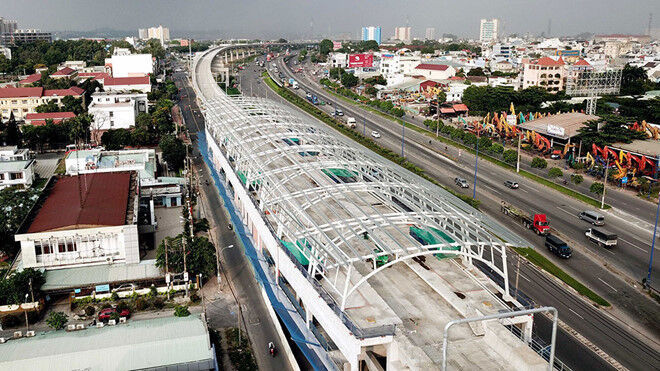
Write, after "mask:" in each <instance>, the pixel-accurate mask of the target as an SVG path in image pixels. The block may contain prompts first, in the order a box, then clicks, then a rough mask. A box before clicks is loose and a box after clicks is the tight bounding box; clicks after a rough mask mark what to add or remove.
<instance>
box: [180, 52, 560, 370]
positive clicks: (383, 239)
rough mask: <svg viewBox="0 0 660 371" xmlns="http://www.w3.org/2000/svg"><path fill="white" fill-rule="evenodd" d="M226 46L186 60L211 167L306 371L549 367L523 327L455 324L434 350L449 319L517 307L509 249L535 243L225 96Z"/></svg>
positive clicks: (518, 323)
mask: <svg viewBox="0 0 660 371" xmlns="http://www.w3.org/2000/svg"><path fill="white" fill-rule="evenodd" d="M228 48H230V47H219V48H214V49H210V50H209V51H207V52H206V53H204V54H202V55H200V56H198V57H197V58H196V59H195V60H194V66H193V71H194V75H193V77H192V80H193V85H194V88H195V90H196V93H197V97H198V99H199V102H200V105H201V108H202V111H203V114H204V117H205V122H206V129H205V137H206V144H207V148H206V150H207V157H208V162H209V163H211V164H212V166H213V169H212V170H213V171H215V172H216V173H217V174H218V176H219V178H220V179H222V184H223V186H224V187H225V189H226V191H227V194H228V195H229V196H230V197H231V199H232V202H233V205H234V206H235V209H236V212H237V213H238V214H240V218H241V222H242V223H243V227H244V228H245V231H246V234H247V235H248V236H249V239H250V242H251V244H252V245H253V246H254V250H255V252H256V255H257V256H258V258H259V259H258V260H259V262H261V263H260V264H263V266H264V267H265V268H264V271H265V272H266V276H267V277H266V278H265V279H263V280H262V281H263V282H261V283H262V284H263V285H264V287H265V290H266V291H268V292H269V293H270V295H269V296H268V297H269V300H270V301H271V303H270V304H271V305H272V306H273V308H274V309H275V311H276V312H277V313H280V314H284V316H282V315H281V316H280V317H281V319H282V322H283V323H284V324H285V325H286V326H287V328H288V330H289V332H290V333H291V334H292V338H293V340H294V341H295V342H296V344H297V345H298V346H299V347H300V348H301V350H302V352H303V354H305V356H306V357H307V358H308V360H309V361H310V363H311V364H312V365H313V366H314V368H316V369H346V370H359V369H365V367H366V368H368V369H373V370H376V369H383V368H385V369H392V370H401V369H411V370H428V369H440V368H441V367H442V364H443V361H446V364H447V367H448V368H449V369H456V370H476V369H484V370H509V369H518V370H523V369H525V370H532V369H534V370H536V369H539V370H540V369H547V368H548V362H547V361H546V359H547V358H546V359H544V357H542V356H540V355H539V354H537V353H536V352H535V351H534V350H533V349H532V348H531V347H530V346H529V341H530V340H531V337H532V323H533V316H532V315H519V316H515V315H514V316H511V318H507V319H504V320H490V321H477V322H471V323H469V324H468V325H457V326H454V327H452V330H451V332H450V333H449V335H448V346H447V352H446V359H443V358H444V357H443V352H442V348H443V328H444V327H445V325H447V324H448V323H449V322H450V321H452V320H457V319H465V318H474V317H481V316H487V315H492V314H498V313H503V312H511V311H512V310H513V309H515V308H518V307H520V306H521V305H520V303H518V301H516V299H515V298H513V297H512V296H511V292H510V291H511V288H510V287H509V285H508V282H509V280H508V272H507V264H506V259H507V257H506V252H507V251H506V248H507V246H531V245H530V244H529V243H528V242H527V241H525V240H524V239H522V238H520V237H519V236H517V235H516V234H514V233H512V232H511V231H509V230H508V229H506V228H505V227H503V226H502V225H500V224H499V223H497V222H496V221H494V220H491V219H490V218H488V217H487V216H485V215H484V214H482V213H480V212H479V211H477V210H475V209H473V208H472V207H471V206H469V205H468V204H466V203H464V202H463V201H461V200H460V199H458V198H457V197H455V196H453V195H452V194H451V193H449V192H448V191H446V190H445V189H443V188H441V187H438V186H436V185H434V184H433V183H431V182H429V181H427V180H425V179H423V178H421V177H419V176H417V175H414V174H412V173H410V172H409V171H407V170H405V169H403V168H402V167H400V166H398V165H397V164H394V163H392V162H390V161H388V160H386V159H383V158H382V157H380V156H377V155H375V154H374V153H372V152H370V151H369V150H367V149H366V148H364V147H361V146H359V145H358V144H356V143H354V142H352V141H350V140H349V139H348V138H345V137H343V136H342V135H340V134H339V133H337V132H334V130H333V129H331V128H329V127H326V126H323V125H322V124H321V123H319V122H317V121H315V120H313V119H312V118H310V117H308V116H303V115H302V114H300V113H298V112H297V111H296V110H294V109H292V108H290V107H289V106H286V105H283V104H280V103H276V102H274V101H271V100H266V99H261V98H253V97H246V96H243V95H238V96H228V95H226V94H225V93H224V91H223V90H222V89H221V88H220V87H219V86H218V84H217V83H216V80H215V78H214V75H213V70H214V69H217V67H218V65H223V64H224V60H226V58H223V52H224V53H226V50H228ZM222 68H224V66H223V67H222ZM476 262H479V264H480V265H481V266H482V267H487V269H488V270H489V271H492V272H494V273H495V275H496V276H498V277H499V282H501V284H497V283H495V282H494V281H493V280H492V279H491V278H489V277H488V276H486V275H485V274H484V273H483V272H482V270H481V269H479V268H478V267H477V266H476V265H475V264H474V263H476ZM253 264H254V263H253ZM287 308H290V309H287ZM512 308H513V309H512ZM282 311H285V312H282ZM284 317H286V318H284ZM293 334H301V335H300V336H302V337H303V338H294V336H293ZM546 357H547V354H546ZM379 367H380V368H379Z"/></svg>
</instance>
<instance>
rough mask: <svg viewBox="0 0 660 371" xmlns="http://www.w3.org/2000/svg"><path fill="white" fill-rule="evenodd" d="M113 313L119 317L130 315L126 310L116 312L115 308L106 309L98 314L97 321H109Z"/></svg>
mask: <svg viewBox="0 0 660 371" xmlns="http://www.w3.org/2000/svg"><path fill="white" fill-rule="evenodd" d="M114 313H117V314H118V315H119V317H129V316H130V315H131V312H130V311H129V310H128V309H123V310H121V311H118V310H117V308H106V309H103V310H102V311H100V312H99V321H102V322H106V321H109V320H110V317H112V315H113V314H114Z"/></svg>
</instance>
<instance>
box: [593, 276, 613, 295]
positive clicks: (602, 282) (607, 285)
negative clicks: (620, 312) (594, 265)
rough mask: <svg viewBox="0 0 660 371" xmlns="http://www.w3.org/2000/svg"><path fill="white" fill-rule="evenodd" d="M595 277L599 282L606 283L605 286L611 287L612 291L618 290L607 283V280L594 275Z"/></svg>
mask: <svg viewBox="0 0 660 371" xmlns="http://www.w3.org/2000/svg"><path fill="white" fill-rule="evenodd" d="M596 278H598V280H599V281H600V282H602V283H604V284H605V285H607V287H609V288H611V289H612V290H614V292H618V291H617V289H615V288H614V287H612V285H610V284H609V283H607V282H605V281H603V280H601V279H600V277H596Z"/></svg>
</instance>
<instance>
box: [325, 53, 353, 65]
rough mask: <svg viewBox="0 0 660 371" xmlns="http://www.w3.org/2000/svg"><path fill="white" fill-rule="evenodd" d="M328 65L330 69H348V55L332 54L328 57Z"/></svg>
mask: <svg viewBox="0 0 660 371" xmlns="http://www.w3.org/2000/svg"><path fill="white" fill-rule="evenodd" d="M328 63H329V64H330V67H332V68H336V67H341V68H347V67H348V54H346V53H332V54H330V55H329V56H328Z"/></svg>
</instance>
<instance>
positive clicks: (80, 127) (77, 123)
mask: <svg viewBox="0 0 660 371" xmlns="http://www.w3.org/2000/svg"><path fill="white" fill-rule="evenodd" d="M92 120H93V118H92V116H90V115H89V114H87V113H83V114H80V115H78V116H76V117H74V118H72V119H71V120H69V125H68V126H69V128H70V130H69V140H71V141H72V142H74V143H82V142H85V141H87V139H89V128H90V126H91V125H92Z"/></svg>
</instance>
